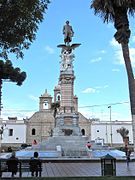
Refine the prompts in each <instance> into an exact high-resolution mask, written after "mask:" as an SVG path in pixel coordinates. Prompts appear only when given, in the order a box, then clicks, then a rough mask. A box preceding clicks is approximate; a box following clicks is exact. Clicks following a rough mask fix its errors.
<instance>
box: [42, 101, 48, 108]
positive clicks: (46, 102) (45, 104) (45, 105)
mask: <svg viewBox="0 0 135 180" xmlns="http://www.w3.org/2000/svg"><path fill="white" fill-rule="evenodd" d="M43 109H48V101H44V103H43Z"/></svg>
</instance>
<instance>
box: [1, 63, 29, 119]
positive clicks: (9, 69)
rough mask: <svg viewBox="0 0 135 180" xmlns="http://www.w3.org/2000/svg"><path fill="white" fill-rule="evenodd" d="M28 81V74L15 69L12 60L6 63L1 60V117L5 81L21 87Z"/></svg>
mask: <svg viewBox="0 0 135 180" xmlns="http://www.w3.org/2000/svg"><path fill="white" fill-rule="evenodd" d="M25 79H26V73H25V72H21V70H20V68H14V67H13V66H12V63H11V61H10V60H6V61H5V62H4V61H2V60H0V115H1V108H2V103H1V96H2V83H3V81H4V80H6V81H10V82H16V83H17V85H18V86H21V85H22V83H23V81H24V80H25Z"/></svg>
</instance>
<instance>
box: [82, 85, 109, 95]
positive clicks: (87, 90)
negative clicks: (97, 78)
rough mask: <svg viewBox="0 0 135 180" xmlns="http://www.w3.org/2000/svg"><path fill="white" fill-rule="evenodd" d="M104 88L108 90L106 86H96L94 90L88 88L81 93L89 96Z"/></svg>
mask: <svg viewBox="0 0 135 180" xmlns="http://www.w3.org/2000/svg"><path fill="white" fill-rule="evenodd" d="M105 88H108V85H104V86H96V87H95V88H91V87H89V88H86V89H84V90H83V91H82V93H89V94H91V93H99V92H100V91H99V89H100V90H101V89H105Z"/></svg>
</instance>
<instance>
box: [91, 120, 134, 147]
mask: <svg viewBox="0 0 135 180" xmlns="http://www.w3.org/2000/svg"><path fill="white" fill-rule="evenodd" d="M122 127H124V128H126V129H128V130H129V134H128V137H129V144H133V133H132V122H131V121H128V122H127V121H126V122H124V121H112V122H110V121H93V122H92V123H91V140H95V141H103V142H104V143H105V144H111V145H118V144H119V145H120V144H123V139H122V136H121V135H120V134H119V133H117V129H120V128H122Z"/></svg>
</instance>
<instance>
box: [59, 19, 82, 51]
mask: <svg viewBox="0 0 135 180" xmlns="http://www.w3.org/2000/svg"><path fill="white" fill-rule="evenodd" d="M63 34H64V42H65V44H59V45H58V46H57V47H59V48H62V51H61V53H63V52H64V51H67V52H68V53H71V52H72V50H73V49H75V48H77V47H78V46H80V45H81V44H78V43H76V44H71V45H70V42H71V41H72V37H73V35H74V31H73V28H72V26H70V25H69V21H66V25H64V26H63Z"/></svg>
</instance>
